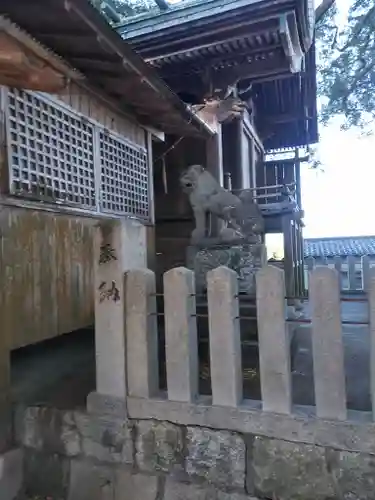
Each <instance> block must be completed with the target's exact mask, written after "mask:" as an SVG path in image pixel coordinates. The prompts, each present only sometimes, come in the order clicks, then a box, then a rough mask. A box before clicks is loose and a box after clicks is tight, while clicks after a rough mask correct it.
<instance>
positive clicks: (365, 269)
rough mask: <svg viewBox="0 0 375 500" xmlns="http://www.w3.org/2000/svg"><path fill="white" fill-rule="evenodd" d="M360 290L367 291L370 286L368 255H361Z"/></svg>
mask: <svg viewBox="0 0 375 500" xmlns="http://www.w3.org/2000/svg"><path fill="white" fill-rule="evenodd" d="M361 276H362V290H363V291H364V292H366V293H368V291H369V288H370V257H369V256H368V255H362V258H361Z"/></svg>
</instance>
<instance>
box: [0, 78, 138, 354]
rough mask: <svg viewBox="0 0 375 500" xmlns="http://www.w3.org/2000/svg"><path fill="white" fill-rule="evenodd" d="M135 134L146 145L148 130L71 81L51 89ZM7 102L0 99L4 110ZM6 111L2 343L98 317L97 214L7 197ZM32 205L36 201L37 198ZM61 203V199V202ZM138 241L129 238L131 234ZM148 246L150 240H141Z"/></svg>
mask: <svg viewBox="0 0 375 500" xmlns="http://www.w3.org/2000/svg"><path fill="white" fill-rule="evenodd" d="M51 97H52V98H53V99H55V100H56V99H58V100H60V101H61V102H62V103H64V104H65V105H68V106H69V107H70V108H71V109H73V110H75V111H78V112H80V113H82V114H83V115H85V116H86V117H87V118H91V119H93V120H95V121H97V122H98V123H100V124H101V125H103V126H104V127H106V128H107V129H109V130H111V131H113V132H115V133H117V134H119V135H122V136H123V137H125V138H127V139H129V140H130V141H132V142H134V143H136V144H138V145H141V146H145V145H146V134H145V130H144V129H143V128H142V127H141V126H139V125H138V124H137V123H136V121H135V120H133V119H132V118H131V117H130V118H129V117H127V116H125V115H124V114H122V113H120V112H119V111H118V110H117V112H116V110H115V109H114V107H112V106H111V104H108V103H107V102H105V100H103V99H101V98H99V97H98V96H97V95H96V94H93V93H91V92H89V91H88V90H87V89H85V88H81V87H79V86H78V85H77V84H75V83H74V82H73V83H71V84H70V85H69V88H68V89H67V90H66V91H65V92H64V93H62V94H60V95H54V96H51ZM4 106H5V102H3V103H2V109H3V110H4ZM3 117H4V114H3V113H0V180H1V179H3V182H2V183H1V185H0V243H1V245H0V294H1V297H0V298H1V304H0V318H1V328H0V350H1V344H2V341H4V339H5V338H6V339H7V343H8V346H9V348H10V349H16V348H19V347H22V346H25V345H28V344H33V343H36V342H38V341H41V340H44V339H48V338H51V337H55V336H57V335H60V334H63V333H66V332H71V331H74V330H77V329H79V328H83V327H86V326H89V325H90V324H93V323H94V297H93V293H94V290H93V288H94V282H93V262H92V259H93V255H92V245H93V241H92V236H93V224H94V222H95V221H94V220H93V219H91V220H90V219H88V218H87V217H82V216H79V215H77V216H75V215H69V216H68V215H59V214H56V213H53V212H47V211H42V210H33V209H30V208H28V209H26V208H13V207H10V206H8V205H6V199H7V195H8V183H7V155H6V143H5V142H4V141H5V137H6V136H5V134H4V122H3V120H2V119H3ZM35 205H39V207H38V208H41V206H40V204H39V203H38V202H36V203H35ZM56 209H58V207H56ZM128 244H129V245H133V244H134V242H133V240H132V239H129V241H128ZM144 246H146V244H145V245H144Z"/></svg>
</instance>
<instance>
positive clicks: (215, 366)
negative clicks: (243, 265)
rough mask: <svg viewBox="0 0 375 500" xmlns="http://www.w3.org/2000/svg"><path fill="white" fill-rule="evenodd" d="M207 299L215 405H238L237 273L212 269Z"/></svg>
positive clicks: (239, 384)
mask: <svg viewBox="0 0 375 500" xmlns="http://www.w3.org/2000/svg"><path fill="white" fill-rule="evenodd" d="M207 299H208V318H209V319H208V321H209V336H210V367H211V385H212V400H213V404H214V405H220V406H231V407H236V406H237V405H238V404H239V403H240V402H241V400H242V363H241V338H240V325H239V306H238V278H237V273H236V272H235V271H233V270H231V269H228V268H227V267H223V266H221V267H218V268H217V269H214V270H212V271H209V272H208V273H207Z"/></svg>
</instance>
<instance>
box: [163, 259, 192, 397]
mask: <svg viewBox="0 0 375 500" xmlns="http://www.w3.org/2000/svg"><path fill="white" fill-rule="evenodd" d="M164 318H165V348H166V360H167V387H168V399H169V400H171V401H182V402H193V401H194V400H195V399H196V397H197V395H198V374H199V366H198V340H197V322H196V308H195V280H194V272H193V271H190V270H189V269H186V268H184V267H176V268H175V269H171V270H170V271H168V272H166V273H165V274H164Z"/></svg>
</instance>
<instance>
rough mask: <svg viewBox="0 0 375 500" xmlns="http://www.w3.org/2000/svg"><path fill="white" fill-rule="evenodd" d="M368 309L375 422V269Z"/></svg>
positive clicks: (374, 419)
mask: <svg viewBox="0 0 375 500" xmlns="http://www.w3.org/2000/svg"><path fill="white" fill-rule="evenodd" d="M367 286H368V288H367V291H368V309H369V323H370V395H371V404H372V419H373V421H374V422H375V268H374V267H372V268H370V270H369V275H368V284H367Z"/></svg>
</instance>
